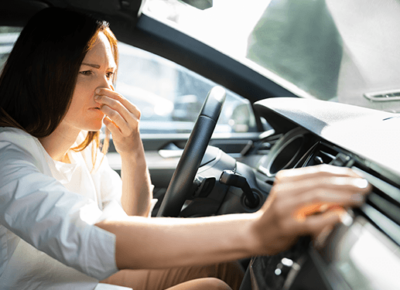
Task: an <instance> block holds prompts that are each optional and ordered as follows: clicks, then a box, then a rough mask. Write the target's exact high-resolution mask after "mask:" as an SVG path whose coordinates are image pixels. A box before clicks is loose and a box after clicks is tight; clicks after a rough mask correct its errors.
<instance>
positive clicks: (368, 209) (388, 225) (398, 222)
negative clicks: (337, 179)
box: [352, 166, 400, 245]
mask: <svg viewBox="0 0 400 290" xmlns="http://www.w3.org/2000/svg"><path fill="white" fill-rule="evenodd" d="M352 169H353V170H354V171H356V172H357V173H359V174H360V175H362V176H363V177H364V178H366V179H367V180H368V182H369V183H370V184H371V185H372V192H371V193H370V194H369V195H368V196H367V203H366V204H365V205H364V206H362V207H361V208H360V211H361V212H362V213H363V214H364V215H365V216H366V217H367V218H368V219H369V220H370V221H372V222H373V223H374V224H375V225H376V226H377V227H378V228H380V229H381V231H383V232H385V233H386V234H387V235H388V236H389V237H390V238H392V240H394V241H395V242H397V243H398V244H399V245H400V189H399V188H398V187H396V186H394V185H392V184H390V183H388V182H386V181H384V180H382V179H380V178H378V177H377V176H375V175H374V173H373V172H366V171H365V170H362V169H360V168H359V167H355V166H353V167H352Z"/></svg>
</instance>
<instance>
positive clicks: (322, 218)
mask: <svg viewBox="0 0 400 290" xmlns="http://www.w3.org/2000/svg"><path fill="white" fill-rule="evenodd" d="M341 216H342V212H340V211H328V212H326V213H324V214H321V215H313V216H309V217H307V218H306V219H305V220H304V221H301V222H299V223H298V225H297V228H298V231H299V233H300V234H311V235H313V236H316V235H317V234H318V233H320V232H322V231H323V230H324V228H332V227H333V226H334V225H335V224H337V223H339V222H340V221H341Z"/></svg>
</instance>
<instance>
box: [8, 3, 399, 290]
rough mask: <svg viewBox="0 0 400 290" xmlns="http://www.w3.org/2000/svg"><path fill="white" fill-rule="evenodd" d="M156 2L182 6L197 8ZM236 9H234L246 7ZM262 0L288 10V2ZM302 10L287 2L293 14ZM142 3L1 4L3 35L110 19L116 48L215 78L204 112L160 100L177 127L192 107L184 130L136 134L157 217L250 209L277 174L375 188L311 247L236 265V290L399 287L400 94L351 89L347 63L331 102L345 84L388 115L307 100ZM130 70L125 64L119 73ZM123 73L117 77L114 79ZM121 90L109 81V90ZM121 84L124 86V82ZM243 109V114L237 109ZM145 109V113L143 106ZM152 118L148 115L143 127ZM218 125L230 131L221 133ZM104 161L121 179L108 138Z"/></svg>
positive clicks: (304, 241) (356, 78)
mask: <svg viewBox="0 0 400 290" xmlns="http://www.w3.org/2000/svg"><path fill="white" fill-rule="evenodd" d="M148 2H152V1H148ZM156 2H157V1H156ZM158 2H161V1H158ZM165 2H167V3H170V2H171V3H172V2H180V5H189V4H190V2H196V1H175V0H169V1H165ZM183 2H187V3H183ZM199 2H201V1H199ZM213 2H214V3H213ZM217 2H218V0H215V1H202V3H205V4H204V5H205V6H202V5H200V4H198V3H197V6H198V7H197V8H195V7H191V9H199V8H200V9H207V7H208V6H210V5H211V6H212V5H213V4H215V5H217ZM243 2H245V1H242V4H241V5H246V4H245V3H243ZM267 2H268V1H267ZM270 2H271V3H272V4H276V5H284V4H282V3H283V2H284V3H286V4H287V5H290V3H291V2H296V1H289V0H285V1H283V0H282V1H270ZM299 2H301V3H303V4H304V5H306V4H307V3H308V2H318V3H322V2H323V3H322V4H321V5H328V4H329V3H328V2H329V1H327V3H328V4H325V1H324V0H321V1H305V0H302V1H299ZM299 2H298V3H297V4H293V5H294V6H296V5H297V6H300V4H299ZM306 2H307V3H306ZM350 2H351V1H350ZM371 2H374V1H371ZM385 2H388V3H389V2H390V3H391V4H390V5H392V6H391V11H397V12H399V13H398V14H394V13H395V12H393V15H397V16H400V4H399V2H398V1H385ZM394 2H396V3H394ZM288 3H289V4H288ZM192 4H193V3H192ZM272 4H270V5H272ZM146 5H147V4H146V1H141V0H113V1H109V0H108V1H107V0H86V1H79V0H31V1H29V0H13V1H1V2H0V6H1V8H0V28H3V27H9V28H10V27H11V28H19V29H21V28H22V27H23V26H24V24H25V23H26V22H27V20H28V19H29V18H30V17H31V16H32V15H33V14H35V13H36V12H38V11H40V10H41V9H44V8H46V7H51V6H55V7H65V8H70V9H76V10H79V11H83V12H87V13H91V14H93V15H97V16H99V17H101V18H103V19H105V20H107V21H108V22H109V23H110V27H111V30H112V31H113V32H114V34H115V35H116V37H117V39H118V40H119V41H120V42H122V43H123V44H124V45H127V46H129V47H132V48H135V49H136V48H138V49H140V50H142V51H145V52H149V53H151V54H154V55H156V56H160V57H162V58H163V59H165V60H167V61H170V62H171V63H173V65H175V64H176V65H179V66H180V67H183V68H185V69H187V70H190V72H193V73H195V74H196V75H199V76H201V77H204V78H206V79H207V80H210V81H211V82H212V85H209V88H210V89H209V90H208V89H207V92H204V93H203V94H204V95H202V96H200V98H199V99H200V100H201V103H202V104H201V106H199V105H196V104H195V103H191V104H189V105H185V106H183V105H182V103H183V100H192V99H193V98H192V99H191V98H190V97H188V96H190V94H191V92H185V93H182V94H181V95H180V96H179V97H180V98H179V99H171V101H168V102H169V103H168V104H170V103H171V104H173V106H172V105H171V108H172V109H171V110H173V108H176V109H177V110H178V108H180V110H181V111H179V112H176V113H174V114H175V115H173V116H172V117H170V118H171V119H174V118H175V120H179V121H182V120H183V119H182V118H184V117H177V116H178V113H181V112H182V111H183V114H185V112H186V113H187V112H189V111H190V110H191V108H192V107H191V106H194V107H196V110H195V113H193V112H191V111H190V112H191V113H190V114H189V115H191V116H189V117H190V120H189V119H184V121H183V122H182V124H184V125H188V124H189V125H190V126H189V129H187V130H183V129H182V130H181V129H177V130H175V129H174V130H175V131H171V132H170V131H168V132H167V130H169V129H168V128H165V131H163V130H164V129H159V128H162V127H158V129H159V131H157V132H156V131H154V130H153V131H152V130H150V129H149V130H148V131H145V130H144V129H146V128H147V127H145V126H144V127H143V128H144V129H143V130H144V131H142V132H141V136H142V141H143V144H144V148H145V151H146V159H147V162H148V167H149V170H150V175H151V179H152V182H153V184H154V186H155V189H154V197H155V198H158V199H159V201H158V203H157V205H156V207H155V209H154V211H153V213H152V216H153V217H155V218H156V217H163V216H164V217H181V218H185V217H202V216H212V215H224V214H231V213H249V212H255V211H257V210H258V209H259V208H260V207H261V206H262V204H263V203H264V202H265V201H266V199H267V198H268V195H269V192H270V191H271V188H272V186H273V184H274V180H275V175H276V174H277V173H278V172H279V171H280V170H283V169H292V168H301V167H306V166H315V165H320V164H331V165H335V166H341V167H348V168H352V169H353V170H354V171H356V172H357V173H358V174H360V175H361V176H363V177H364V178H365V179H367V180H368V182H369V183H370V184H371V185H372V188H373V189H372V192H371V193H370V194H369V195H368V196H367V199H366V203H365V204H364V205H363V206H361V207H360V208H354V209H349V210H348V211H347V217H346V219H344V220H343V221H342V223H340V224H338V225H337V226H336V227H335V228H334V229H333V230H332V231H331V232H330V233H328V234H326V235H320V236H318V238H317V239H311V238H310V237H302V238H300V239H299V240H298V242H297V243H296V244H295V245H294V246H293V247H292V248H290V249H289V250H287V251H284V252H282V253H279V254H277V255H274V256H257V257H250V258H249V259H245V260H243V261H240V262H241V263H242V265H243V267H244V268H245V269H246V274H245V278H244V280H243V282H242V285H241V288H240V289H241V290H247V289H287V290H289V289H290V290H296V289H297V290H301V289H310V290H314V289H332V290H334V289H346V290H347V289H348V290H350V289H352V290H354V289H400V281H399V279H398V273H400V150H399V148H400V147H399V146H400V130H399V128H400V118H399V115H398V114H397V111H396V110H397V109H393V108H395V107H396V106H398V103H397V102H398V100H399V98H400V93H399V92H400V90H396V87H395V85H393V86H392V87H383V86H381V87H379V86H377V87H371V86H367V87H368V88H369V90H366V91H363V92H364V95H363V94H361V93H360V92H359V91H360V89H359V87H357V88H355V87H356V84H358V83H361V81H360V80H361V79H362V78H361V76H365V75H364V74H363V71H362V69H361V68H360V67H363V66H362V65H361V64H360V62H359V58H356V56H354V57H353V58H352V61H351V62H348V63H350V64H349V65H347V66H345V65H342V66H338V67H335V66H334V65H333V66H331V67H330V68H332V69H330V70H329V71H330V73H331V74H332V75H333V74H335V77H330V76H329V75H328V76H327V78H328V79H327V82H328V83H331V82H333V83H334V84H335V86H336V85H337V86H338V88H339V89H338V90H337V91H335V92H334V93H332V94H343V95H345V94H348V91H346V92H342V91H341V90H342V89H343V86H344V84H347V83H351V85H352V86H353V87H352V88H353V90H352V92H353V93H354V95H357V96H358V95H359V98H361V99H362V101H363V102H365V103H367V104H372V105H373V104H378V105H380V104H383V105H388V104H393V106H392V107H391V108H390V109H388V108H389V107H387V106H386V107H380V108H378V109H377V108H376V107H371V106H372V105H371V106H370V107H366V106H361V105H359V104H348V103H343V102H340V97H339V101H337V98H336V101H335V100H333V101H332V100H331V98H330V97H329V98H328V97H327V98H326V99H321V98H320V99H316V98H313V97H310V96H309V94H306V93H304V92H303V90H301V89H299V88H298V87H296V86H294V85H291V84H288V82H290V81H291V80H290V79H289V80H286V81H282V80H281V78H280V77H278V76H276V74H274V73H264V71H263V70H257V69H255V68H254V66H251V65H248V64H247V63H246V62H243V61H239V60H237V59H235V58H234V57H232V56H230V55H228V54H225V53H223V52H221V51H220V50H218V49H216V48H215V47H212V46H211V45H208V44H207V43H205V42H203V41H201V40H199V39H196V38H195V37H193V36H191V35H190V34H188V33H185V32H184V31H183V30H180V29H178V28H177V27H175V26H174V25H171V24H168V23H167V22H165V21H161V20H160V19H157V18H155V17H153V16H152V14H151V13H149V12H148V11H149V9H147V10H146ZM249 5H250V4H249ZM307 5H308V4H307ZM388 5H389V4H388ZM328 6H329V5H328ZM275 7H276V6H275ZM321 7H322V6H321ZM324 7H325V6H324ZM329 7H330V8H331V6H329ZM386 7H388V6H386ZM272 8H274V7H272ZM321 9H322V8H321ZM324 9H325V8H324ZM388 9H389V8H388ZM331 10H334V8H332V9H331ZM324 11H325V10H324ZM267 14H268V13H264V14H263V16H262V17H267V16H268V15H267ZM266 15H267V16H266ZM375 15H378V13H376V14H375ZM391 15H392V14H391ZM354 17H356V16H354ZM390 17H392V16H390ZM398 18H399V19H400V17H398ZM332 19H333V20H332ZM332 19H330V21H331V22H332V23H333V22H336V21H338V20H337V19H338V18H337V17H336V16H335V17H332ZM388 19H389V17H388ZM377 21H378V20H377ZM388 21H389V20H388ZM260 23H261V22H259V24H257V25H260ZM379 23H380V22H379ZM198 25H199V26H201V25H202V23H198ZM382 25H383V24H382ZM377 26H379V25H378V24H377ZM256 27H257V26H256ZM4 31H6V30H4ZM10 31H13V30H12V29H11V30H10ZM338 31H339V32H340V33H339V32H338ZM0 33H1V34H0V58H4V60H3V59H2V61H5V59H6V57H7V53H8V52H9V50H10V49H11V48H12V44H13V42H14V41H15V39H14V38H13V39H12V40H7V39H11V38H7V35H6V34H7V33H6V32H4V33H2V30H0ZM329 33H332V34H338V33H339V34H340V35H341V37H342V40H341V41H342V42H345V40H346V39H347V38H348V37H349V36H348V35H346V34H345V33H342V32H341V26H340V25H337V29H336V30H335V29H331V30H329ZM388 33H389V32H388ZM282 35H283V34H282ZM286 36H287V35H286ZM282 37H284V36H282ZM293 37H294V36H293ZM397 39H400V38H399V37H397ZM330 45H331V46H332V45H333V44H332V43H331V44H330ZM335 45H337V44H335ZM381 45H382V46H383V45H387V46H390V45H392V44H390V43H381ZM343 47H344V48H343V51H342V50H340V53H338V54H335V57H338V59H339V60H338V62H339V63H341V62H344V61H345V60H346V58H348V57H349V56H352V55H353V54H352V53H354V51H352V52H349V51H350V50H351V46H346V45H343ZM377 47H378V46H377ZM375 48H376V47H372V48H371V50H373V49H375ZM127 49H128V48H127ZM391 49H392V48H391ZM375 50H376V49H375ZM126 51H127V50H126ZM391 51H393V50H391ZM397 51H398V49H397ZM123 53H124V51H123V50H122V49H121V54H123ZM258 53H262V52H258ZM310 53H312V52H310ZM126 54H128V52H127V53H126ZM395 54H396V55H394V54H391V55H390V56H391V57H392V58H396V59H397V60H396V61H397V62H398V61H399V60H400V54H399V53H398V52H397V53H395ZM255 55H256V54H254V55H253V57H254V58H255V57H256V56H255ZM271 57H272V58H273V56H271ZM282 62H283V60H282ZM356 64H357V65H359V66H358V67H356ZM394 64H395V63H393V64H392V67H393V65H394ZM0 65H1V62H0ZM374 65H375V68H376V70H375V72H374V73H375V74H369V75H368V78H365V80H370V79H371V78H373V77H376V78H379V77H380V76H377V74H381V73H382V71H385V70H383V69H382V70H381V69H380V68H379V66H378V64H374ZM121 66H122V64H121ZM0 68H1V67H0ZM133 69H134V68H132V66H129V67H128V68H126V69H125V71H128V72H129V70H133ZM144 69H145V68H144ZM285 69H287V68H285ZM310 70H312V69H310ZM332 70H334V71H335V72H332ZM305 72H307V71H306V70H305ZM354 72H357V74H355V73H354ZM393 72H397V78H398V66H397V67H396V68H394V69H393ZM121 74H122V73H121V72H119V77H122V76H120V75H121ZM331 78H333V80H331ZM128 82H129V80H128V81H127V83H128ZM318 82H319V85H320V84H321V83H320V81H318ZM365 82H367V81H365ZM371 82H372V81H371ZM178 85H179V83H178ZM118 86H119V84H118V83H117V90H118V88H119V87H118ZM397 86H398V84H397ZM120 87H121V89H123V84H122V83H121V85H120ZM193 88H194V86H193ZM397 89H398V87H397ZM189 90H190V86H189ZM193 94H194V92H193ZM182 95H185V97H184V98H183V97H182ZM232 95H235V98H236V95H237V96H240V100H241V101H240V102H239V101H236V102H237V103H233V102H230V101H228V100H231V99H232V100H233V97H231V96H232ZM155 98H156V96H155ZM328 99H329V100H331V101H328ZM333 99H335V98H333ZM383 99H385V101H382V100H383ZM196 100H197V99H196ZM203 100H204V104H203ZM235 100H236V99H235ZM190 102H192V101H190ZM196 102H199V101H198V100H197V101H196ZM224 103H225V104H224ZM239 103H240V104H239ZM165 104H167V103H165ZM232 104H233V105H232ZM243 104H244V105H243ZM145 105H146V104H145ZM145 105H143V106H145ZM383 105H382V106H383ZM179 106H183V107H179ZM243 106H245V108H246V110H248V111H246V110H243ZM139 107H140V106H139ZM247 108H248V109H247ZM142 112H143V115H145V114H146V110H142ZM244 112H246V114H247V113H248V114H250V115H251V118H250V117H249V118H247V119H246V121H245V122H247V123H246V124H250V123H251V124H252V125H246V128H247V129H246V130H244V131H243V130H241V129H229V128H230V127H229V128H228V127H222V125H221V126H219V125H218V124H219V123H218V120H219V119H224V118H225V119H226V124H228V125H229V124H234V123H235V122H236V123H235V124H238V122H240V120H241V119H240V118H243V116H244V114H245V113H244ZM192 115H193V116H192ZM174 116H175V117H174ZM179 116H180V115H179ZM194 116H196V118H195V117H194ZM189 117H188V118H189ZM168 118H169V117H168ZM185 118H186V117H185ZM155 120H156V117H155V115H153V116H152V117H151V118H149V120H148V122H149V124H150V123H151V122H155ZM160 120H161V122H165V120H164V119H160ZM145 121H146V120H144V123H145ZM146 122H147V121H146ZM151 124H152V123H151ZM165 124H169V123H165ZM155 126H158V125H155ZM160 126H161V125H160ZM171 126H172V125H171ZM216 128H228V129H226V130H225V129H224V130H225V131H224V130H222V129H218V130H221V131H218V130H217V129H216ZM235 128H239V127H235ZM240 128H242V127H240ZM108 157H109V161H110V165H111V166H112V167H113V168H114V169H115V170H116V171H117V172H120V167H119V166H120V159H118V158H119V157H118V154H117V153H116V151H115V148H114V147H113V145H112V141H111V146H110V149H109V155H108ZM160 243H162V241H160Z"/></svg>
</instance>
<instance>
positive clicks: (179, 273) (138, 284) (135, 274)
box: [101, 262, 244, 290]
mask: <svg viewBox="0 0 400 290" xmlns="http://www.w3.org/2000/svg"><path fill="white" fill-rule="evenodd" d="M243 275H244V273H243V270H242V269H241V267H240V266H239V264H238V263H237V262H230V263H222V264H217V265H210V266H193V267H184V268H171V269H161V270H121V271H119V272H118V273H116V274H114V275H112V276H110V277H108V278H107V279H105V280H103V281H101V282H102V283H108V284H113V285H118V286H125V287H130V288H133V290H164V289H167V288H171V287H173V286H175V287H173V288H171V290H172V289H173V290H180V289H196V290H197V289H210V290H211V289H229V287H227V285H226V284H225V283H222V282H221V281H220V280H217V279H214V278H213V277H215V278H219V279H221V280H223V281H225V282H226V283H227V284H228V285H229V286H230V287H231V288H232V289H233V290H238V289H239V287H240V283H241V282H242V279H243ZM204 278H206V279H204ZM194 279H198V280H194ZM192 280H194V281H192ZM187 281H190V282H187ZM185 282H186V283H185ZM181 283H183V284H181ZM178 284H181V285H178ZM176 285H177V286H176Z"/></svg>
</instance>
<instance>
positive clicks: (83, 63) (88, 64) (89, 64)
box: [82, 62, 116, 69]
mask: <svg viewBox="0 0 400 290" xmlns="http://www.w3.org/2000/svg"><path fill="white" fill-rule="evenodd" d="M82 65H87V66H91V67H94V68H97V69H99V68H100V65H98V64H92V63H85V62H82ZM110 68H111V69H115V68H116V66H115V67H114V66H112V67H109V69H110Z"/></svg>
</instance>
